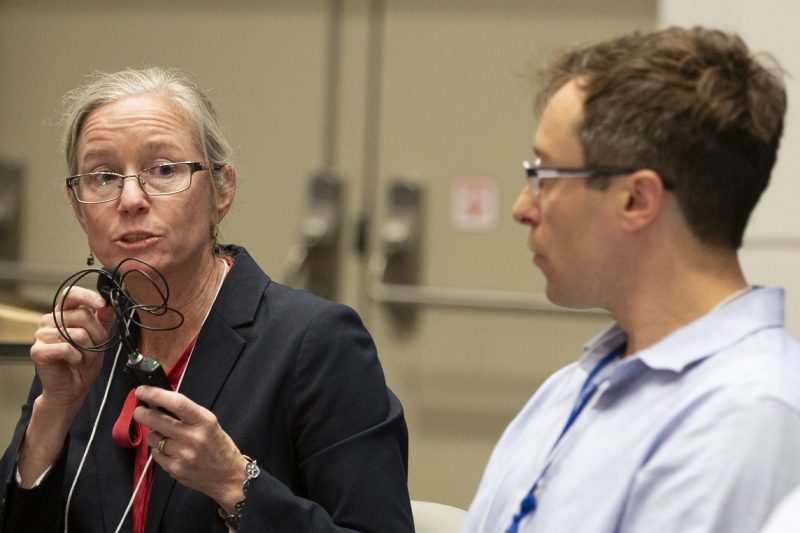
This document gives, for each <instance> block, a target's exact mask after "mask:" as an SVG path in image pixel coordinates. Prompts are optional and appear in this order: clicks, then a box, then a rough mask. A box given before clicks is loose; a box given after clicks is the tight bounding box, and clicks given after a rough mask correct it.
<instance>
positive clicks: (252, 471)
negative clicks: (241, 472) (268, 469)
mask: <svg viewBox="0 0 800 533" xmlns="http://www.w3.org/2000/svg"><path fill="white" fill-rule="evenodd" d="M260 473H261V469H260V468H259V467H258V465H257V464H256V463H255V461H253V462H252V463H247V477H249V478H250V479H253V478H256V477H258V475H259V474H260Z"/></svg>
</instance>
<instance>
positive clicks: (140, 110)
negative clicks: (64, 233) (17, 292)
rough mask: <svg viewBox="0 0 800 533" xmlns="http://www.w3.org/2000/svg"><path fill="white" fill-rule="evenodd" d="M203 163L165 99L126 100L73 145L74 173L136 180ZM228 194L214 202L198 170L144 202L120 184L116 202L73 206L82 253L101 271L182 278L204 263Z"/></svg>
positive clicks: (109, 107)
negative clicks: (135, 267) (166, 167)
mask: <svg viewBox="0 0 800 533" xmlns="http://www.w3.org/2000/svg"><path fill="white" fill-rule="evenodd" d="M178 161H198V162H205V161H204V159H203V155H202V152H201V151H200V149H199V148H198V147H197V146H196V145H195V143H194V141H193V139H192V135H191V133H190V128H189V125H188V123H187V121H186V120H185V119H184V117H183V115H182V114H181V113H180V112H179V111H178V110H177V108H176V107H175V106H174V105H173V104H172V103H171V102H170V101H169V100H168V99H166V98H165V97H163V96H160V95H156V94H141V95H135V96H128V97H125V98H123V99H122V100H119V101H117V102H113V103H110V104H105V105H103V106H101V107H99V108H97V109H96V110H94V111H93V112H92V113H91V114H90V115H89V116H88V117H87V118H86V121H85V122H84V124H83V128H82V129H81V132H80V140H79V142H78V151H77V163H78V172H79V173H85V172H96V171H103V170H107V171H112V172H117V173H119V174H124V175H136V174H138V173H139V172H141V171H142V170H144V169H146V168H149V167H152V166H154V165H158V164H161V163H170V162H178ZM232 200H233V192H231V193H229V194H219V195H214V194H213V190H212V186H211V176H210V175H209V172H208V171H206V170H201V171H199V172H196V173H194V175H193V176H192V184H191V187H189V189H187V190H185V191H183V192H179V193H176V194H173V195H169V196H148V195H147V194H146V193H145V192H144V191H143V190H142V189H141V187H140V186H139V184H138V182H137V180H135V179H126V180H125V181H124V186H123V189H122V195H121V196H120V198H119V199H117V200H114V201H111V202H107V203H103V204H91V205H85V204H78V203H77V202H76V201H73V205H74V207H75V212H76V215H77V217H78V220H79V222H80V224H81V226H82V227H83V229H84V231H85V232H86V235H87V236H88V239H89V246H90V248H91V249H92V251H93V252H94V254H95V255H96V256H97V258H98V259H99V260H100V262H102V263H103V264H104V265H107V266H115V265H116V264H117V263H119V262H120V261H121V260H122V259H125V258H128V257H135V258H138V259H140V260H142V261H145V262H147V263H149V264H150V265H152V266H154V267H156V268H157V269H158V270H160V271H161V272H162V273H164V274H165V275H167V276H168V277H170V274H173V275H174V274H180V273H189V272H191V271H192V270H194V269H196V268H198V267H199V266H200V265H203V264H205V262H206V261H208V258H209V257H211V247H212V241H211V238H210V235H209V229H210V227H211V225H212V224H217V223H218V222H219V221H220V220H222V217H223V216H225V213H226V212H227V210H228V208H229V207H230V203H231V201H232Z"/></svg>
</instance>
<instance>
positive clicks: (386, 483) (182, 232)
mask: <svg viewBox="0 0 800 533" xmlns="http://www.w3.org/2000/svg"><path fill="white" fill-rule="evenodd" d="M68 96H69V101H70V102H71V104H72V105H71V108H70V110H69V112H68V114H67V133H66V159H67V165H68V168H69V172H70V174H71V175H72V177H70V178H69V179H68V180H67V185H68V190H67V193H68V195H69V198H70V201H71V203H72V206H73V208H74V211H75V215H76V217H77V219H78V221H79V222H80V224H81V227H82V228H83V230H84V231H85V233H86V235H87V238H88V243H89V248H90V250H91V252H90V256H96V257H97V258H98V259H99V261H100V262H102V263H103V264H104V265H108V266H114V265H117V264H119V263H120V262H121V261H122V260H123V259H126V258H129V257H132V258H136V259H138V260H141V261H143V262H144V263H146V264H147V265H150V266H152V268H153V269H154V270H155V271H157V272H160V273H161V274H163V276H164V278H165V280H166V281H167V283H168V287H169V291H170V298H169V307H171V308H174V309H176V310H178V311H179V312H180V313H181V314H182V315H183V323H182V324H181V325H180V327H178V328H177V329H172V330H169V331H158V330H159V329H166V328H170V327H173V326H174V325H175V324H176V316H177V315H175V314H172V313H166V314H160V315H159V314H155V315H150V314H148V313H140V314H139V316H138V320H139V321H140V322H141V324H142V326H141V327H137V328H134V329H135V334H136V335H135V339H134V341H135V342H136V346H135V351H136V352H138V353H139V354H145V355H148V356H152V357H154V358H155V359H157V360H158V362H159V363H160V366H161V367H162V368H163V369H165V370H166V372H167V375H168V377H169V380H170V382H171V384H172V386H173V388H177V389H178V390H177V391H170V390H165V389H160V388H155V387H147V386H140V387H133V386H132V384H131V382H130V381H129V380H128V379H126V376H124V375H122V370H123V368H124V366H125V362H126V360H127V359H128V358H127V357H126V356H127V355H129V354H127V353H125V350H122V349H119V350H118V346H114V347H112V348H111V349H109V350H108V351H107V352H106V353H105V355H104V354H102V353H96V352H92V351H88V350H82V349H78V348H76V347H75V346H74V345H72V344H71V343H69V342H63V341H64V336H65V335H66V337H68V338H69V339H71V340H72V341H74V342H75V343H76V344H78V345H80V346H83V347H86V346H92V345H97V344H101V343H103V342H104V340H105V339H106V337H107V336H108V335H109V331H111V329H112V324H113V322H114V313H113V311H112V309H111V307H109V306H107V304H106V302H105V300H104V299H103V297H101V296H100V295H99V294H98V293H97V292H94V291H91V290H88V289H81V288H79V287H75V288H73V289H72V290H71V291H70V292H69V294H68V295H67V296H66V297H65V298H63V301H61V302H60V303H59V305H58V307H59V309H58V310H57V311H58V312H56V313H54V314H53V315H46V316H44V317H43V318H42V320H41V323H40V327H39V329H38V330H37V332H36V336H35V343H34V345H33V347H32V348H31V358H32V360H33V363H34V365H35V367H36V374H37V375H36V379H35V380H34V382H33V385H32V387H31V391H30V395H29V398H28V402H27V404H26V405H25V406H24V407H23V411H22V416H21V419H20V421H19V423H18V425H17V428H16V431H15V434H14V437H13V440H12V442H11V445H10V446H9V448H8V450H7V451H6V453H5V455H4V456H3V459H2V463H1V464H0V475H2V476H3V480H4V481H5V487H4V491H3V495H2V503H0V524H2V530H3V531H37V532H43V531H65V530H67V531H75V532H92V531H115V530H121V531H133V532H135V533H138V532H142V531H168V532H181V531H186V532H193V533H195V532H198V531H220V532H224V531H228V530H238V531H241V532H242V533H245V532H247V531H276V532H283V531H287V532H289V531H291V532H295V531H314V532H324V531H345V530H347V531H374V532H380V533H385V532H394V531H398V532H400V531H412V530H413V525H412V519H411V511H410V505H409V500H408V491H407V487H406V475H407V432H406V426H405V421H404V418H403V412H402V408H401V406H400V404H399V402H398V400H397V398H396V397H394V395H393V394H392V393H391V392H390V391H389V390H388V389H387V388H386V385H385V382H384V377H383V374H382V370H381V368H380V364H379V362H378V360H377V356H376V354H375V347H374V345H373V343H372V340H371V338H370V336H369V334H368V333H367V331H366V330H365V329H364V327H363V325H362V324H361V322H360V319H359V318H358V316H357V315H356V314H355V313H354V312H353V311H352V310H351V309H349V308H346V307H344V306H342V305H337V304H334V303H331V302H327V301H325V300H321V299H319V298H316V297H314V296H311V295H309V294H306V293H303V292H300V291H296V290H292V289H290V288H287V287H285V286H281V285H279V284H277V283H275V282H272V281H271V280H270V279H269V278H268V277H267V276H266V274H264V273H263V272H262V271H261V269H260V268H259V267H258V265H256V264H255V262H254V261H253V259H252V258H251V257H250V256H249V255H248V253H247V251H246V250H244V249H243V248H241V247H236V246H225V247H221V246H218V245H217V244H216V234H217V231H216V228H217V225H218V224H219V222H220V221H221V220H222V218H223V217H224V216H225V214H226V213H227V211H228V209H229V208H230V206H231V203H232V201H233V196H234V192H235V189H236V171H235V169H234V167H233V166H232V165H231V164H230V162H229V161H230V148H229V146H228V144H227V142H226V141H225V139H224V137H223V135H222V132H221V128H220V126H219V123H218V121H217V118H216V115H215V112H214V109H213V107H212V105H211V103H210V102H209V101H208V100H207V98H206V97H205V96H204V95H203V94H202V93H201V92H200V91H199V89H198V88H197V87H196V86H195V85H194V84H192V83H191V82H189V81H188V80H187V79H186V78H184V77H183V76H181V75H180V74H178V73H175V72H173V71H169V70H164V69H158V68H150V69H145V70H130V69H129V70H125V71H122V72H118V73H115V74H102V75H99V76H98V77H96V78H95V79H93V80H92V81H91V82H90V83H89V84H87V85H86V86H85V87H83V88H81V89H79V90H77V91H74V92H72V93H70V95H68ZM134 268H137V269H143V270H145V271H146V270H148V269H147V267H143V266H142V264H140V263H136V262H133V261H128V262H125V263H122V265H121V267H120V269H121V271H122V272H121V273H122V275H125V274H126V273H127V272H128V271H129V270H131V269H134ZM149 274H150V275H151V276H152V275H155V273H154V272H149ZM125 290H126V291H127V292H128V293H129V294H130V296H131V298H132V299H133V300H135V301H137V302H139V303H147V302H154V301H158V299H159V298H158V295H157V294H156V293H155V290H154V287H153V285H152V284H151V283H150V282H148V281H147V279H146V277H145V276H142V275H136V274H131V275H128V276H127V277H125ZM54 315H55V317H57V319H58V321H59V322H63V327H64V328H66V330H65V331H63V330H62V331H60V330H59V329H58V328H57V327H56V326H57V325H60V324H56V322H55V319H54ZM62 333H64V334H65V335H62ZM120 351H121V352H122V355H120ZM134 355H135V354H134ZM167 413H170V414H172V415H173V416H170V414H167ZM84 456H85V457H84ZM153 463H155V465H154V464H153ZM156 465H157V466H156Z"/></svg>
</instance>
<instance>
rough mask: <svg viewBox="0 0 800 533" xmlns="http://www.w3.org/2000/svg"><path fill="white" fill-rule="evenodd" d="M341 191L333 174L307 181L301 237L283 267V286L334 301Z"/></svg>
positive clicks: (338, 179) (340, 218)
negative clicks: (299, 289) (294, 287)
mask: <svg viewBox="0 0 800 533" xmlns="http://www.w3.org/2000/svg"><path fill="white" fill-rule="evenodd" d="M342 188H343V185H342V179H341V177H340V176H339V175H338V174H334V173H332V172H320V173H317V174H314V175H312V176H311V177H310V178H309V181H308V190H307V196H306V198H307V201H306V210H305V215H304V216H303V218H302V220H301V222H300V236H299V239H298V242H297V243H296V244H295V245H294V246H293V247H292V248H291V249H290V250H289V253H288V255H287V258H286V266H285V267H284V277H283V281H284V283H286V284H287V285H292V286H296V287H301V288H304V289H306V290H308V291H309V292H313V293H314V294H316V295H318V296H322V297H323V298H328V299H335V298H336V296H337V290H338V287H337V278H338V271H339V240H340V235H341V226H342V213H343V208H342V203H343V194H342Z"/></svg>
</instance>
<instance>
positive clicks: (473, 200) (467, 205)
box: [450, 177, 498, 231]
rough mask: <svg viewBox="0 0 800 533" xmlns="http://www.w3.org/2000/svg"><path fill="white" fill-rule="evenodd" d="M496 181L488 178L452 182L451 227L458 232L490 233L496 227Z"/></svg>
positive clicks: (459, 179)
mask: <svg viewBox="0 0 800 533" xmlns="http://www.w3.org/2000/svg"><path fill="white" fill-rule="evenodd" d="M497 197H498V192H497V181H496V180H495V179H493V178H488V177H462V178H456V179H454V180H453V183H452V186H451V190H450V206H451V208H450V213H451V219H452V222H453V227H454V228H455V229H457V230H460V231H490V230H493V229H494V228H495V227H497V204H498V199H497Z"/></svg>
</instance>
